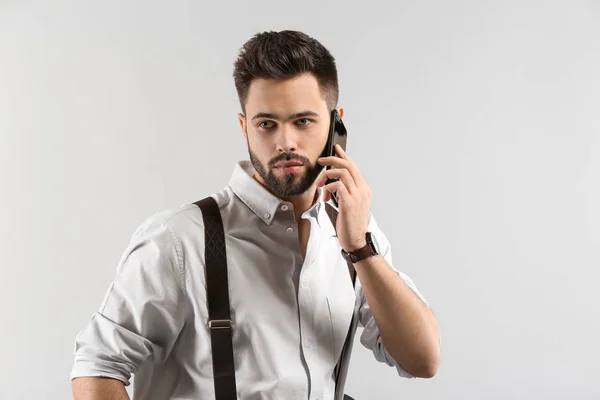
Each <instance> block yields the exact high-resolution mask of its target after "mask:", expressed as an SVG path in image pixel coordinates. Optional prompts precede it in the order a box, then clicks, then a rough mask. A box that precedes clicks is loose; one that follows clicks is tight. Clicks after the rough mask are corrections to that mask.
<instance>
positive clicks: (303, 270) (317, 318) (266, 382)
mask: <svg viewBox="0 0 600 400" xmlns="http://www.w3.org/2000/svg"><path fill="white" fill-rule="evenodd" d="M253 173H254V169H253V167H252V165H251V163H250V162H249V161H241V162H238V163H237V164H236V165H235V168H234V171H233V174H232V176H231V179H230V182H229V185H228V186H226V187H225V188H224V189H223V190H221V191H219V192H217V193H213V194H212V196H213V197H214V198H215V199H216V201H217V203H218V204H219V208H220V211H221V215H222V219H223V225H224V231H225V242H226V246H227V247H226V249H227V263H228V274H229V292H230V302H231V315H232V320H233V323H234V330H233V348H234V360H235V371H236V382H237V389H238V398H239V399H241V400H267V399H273V400H275V399H277V400H280V399H286V400H296V399H297V400H312V399H324V400H329V399H334V398H335V399H338V398H340V396H341V394H337V395H335V397H334V393H336V391H335V382H334V377H333V370H334V367H335V365H336V363H337V361H338V358H339V356H340V353H341V350H342V346H343V344H344V340H345V337H346V335H347V333H348V329H349V327H350V322H351V319H352V316H353V313H356V316H357V318H356V323H355V326H353V327H352V329H353V332H355V330H356V329H357V327H358V325H360V327H363V328H364V329H363V332H362V334H361V336H360V341H361V343H362V344H363V345H364V346H365V347H366V348H368V349H370V350H371V351H372V352H373V354H374V358H375V359H376V360H377V361H379V362H383V363H386V364H388V365H390V366H393V367H395V368H396V369H397V371H398V374H399V375H400V376H404V377H411V376H410V375H409V374H408V373H407V372H406V371H404V370H403V369H402V368H401V367H400V366H399V365H397V364H396V362H395V361H394V360H393V359H392V357H391V356H390V355H389V353H388V352H387V350H386V349H385V347H384V346H383V344H382V340H381V336H380V333H379V330H378V328H377V325H376V323H375V319H374V318H373V314H372V313H371V311H370V309H369V305H368V303H367V302H366V299H365V296H364V293H363V291H362V288H361V286H360V280H359V279H357V281H356V288H353V287H352V282H351V279H350V275H349V273H348V265H347V263H346V261H345V260H344V259H343V257H342V256H341V253H340V249H341V248H340V245H339V243H338V240H337V237H336V236H335V230H334V228H333V226H332V224H331V221H330V220H329V218H328V216H327V214H326V211H325V207H324V204H323V202H322V201H317V202H315V204H314V205H313V206H312V207H311V208H310V209H309V210H307V211H306V212H304V213H303V214H302V218H304V219H307V220H308V221H310V238H309V241H308V248H307V251H306V257H305V259H303V258H302V255H301V252H300V247H299V243H298V226H297V224H296V220H295V218H294V210H293V207H292V204H291V203H288V202H285V201H282V200H281V199H279V198H277V197H275V196H274V195H272V194H271V193H270V192H269V191H267V190H266V189H265V188H264V187H263V186H262V185H261V184H259V183H258V182H257V181H256V180H255V179H253V178H252V174H253ZM203 229H204V228H203V219H202V213H201V211H200V209H199V208H198V207H197V206H196V205H193V204H186V205H183V206H181V207H178V208H177V209H173V210H167V211H163V212H160V213H157V214H155V215H154V216H152V217H150V218H149V219H147V220H146V221H145V222H144V223H143V224H141V225H140V226H139V228H138V229H137V230H136V231H135V233H134V234H133V236H132V238H131V241H130V243H129V245H128V247H127V248H126V250H125V252H124V254H123V256H122V258H121V260H120V262H119V265H118V269H117V275H116V277H115V279H114V281H113V282H112V284H111V285H110V288H109V289H108V292H107V293H106V296H105V298H104V301H103V302H102V304H101V305H100V308H99V309H98V311H97V312H95V313H94V314H93V316H92V318H91V320H90V321H89V323H88V324H87V326H86V327H85V328H84V329H83V330H82V331H81V332H80V333H79V334H78V335H77V338H76V343H75V361H74V365H73V369H72V373H71V378H76V377H86V376H87V377H91V376H104V377H111V378H116V379H118V380H120V381H122V382H123V383H124V384H125V385H129V384H130V378H131V376H132V374H135V376H134V379H133V389H134V392H133V393H134V400H184V399H185V400H200V399H202V400H208V399H214V398H215V394H214V386H213V375H212V358H211V357H212V355H211V341H210V330H209V328H208V326H207V321H208V311H207V307H206V282H205V272H204V230H203ZM369 230H370V231H371V232H373V234H374V235H375V236H376V239H377V241H378V244H379V247H380V252H381V254H382V255H383V256H384V257H385V258H386V260H387V261H388V263H389V264H390V265H392V254H391V249H390V244H389V243H388V241H387V239H386V237H385V235H384V234H383V232H381V230H380V229H379V227H378V226H377V223H376V222H375V219H374V218H373V216H372V215H371V216H370V219H369ZM396 272H397V273H399V275H400V277H401V278H402V279H404V281H405V282H406V283H407V284H408V286H409V287H410V288H411V289H412V290H413V291H414V292H415V293H416V294H417V295H418V296H419V297H420V298H421V299H422V300H423V301H424V302H425V299H424V298H423V296H421V294H420V293H419V292H418V290H417V289H416V287H415V285H414V283H413V282H412V280H411V279H410V278H409V277H408V276H406V275H405V274H403V273H400V272H398V271H396ZM357 296H358V302H356V301H355V300H356V298H357ZM425 303H426V302H425ZM355 304H356V305H355ZM347 367H348V363H347V362H346V363H344V368H343V372H342V374H343V375H344V376H345V374H346V372H347ZM342 391H343V388H341V389H339V388H338V393H341V392H342Z"/></svg>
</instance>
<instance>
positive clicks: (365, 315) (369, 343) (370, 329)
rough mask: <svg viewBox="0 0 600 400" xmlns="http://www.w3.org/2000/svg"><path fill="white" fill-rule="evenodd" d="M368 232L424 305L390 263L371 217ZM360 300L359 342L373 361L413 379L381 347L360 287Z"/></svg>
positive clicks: (384, 241)
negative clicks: (361, 330)
mask: <svg viewBox="0 0 600 400" xmlns="http://www.w3.org/2000/svg"><path fill="white" fill-rule="evenodd" d="M369 231H371V232H373V233H374V234H375V235H376V238H377V241H378V246H379V251H380V253H381V255H383V257H384V258H385V259H386V261H387V262H388V264H389V265H390V266H391V267H392V269H393V270H394V271H395V272H396V273H397V274H398V275H399V276H400V278H402V280H404V282H405V283H406V284H407V285H408V287H409V288H411V289H412V291H413V292H414V293H415V294H416V295H417V296H418V297H419V298H420V299H421V300H422V301H423V302H424V303H425V304H428V303H427V300H425V298H424V297H423V295H422V294H421V293H420V292H419V291H418V290H417V287H416V285H415V284H414V282H413V281H412V279H411V278H410V277H409V276H408V275H406V274H404V273H403V272H399V271H398V270H396V269H395V268H394V266H393V263H392V248H391V246H390V243H389V241H388V240H387V238H386V236H385V234H384V233H383V232H382V231H381V229H380V228H379V226H378V225H377V222H376V221H375V219H374V217H373V216H372V215H371V217H370V219H369ZM360 298H361V302H362V305H361V306H360V310H359V322H360V325H361V326H362V327H364V330H363V332H362V334H361V336H360V342H361V344H362V345H363V346H365V347H366V348H367V349H369V350H371V351H372V352H373V355H374V356H375V359H376V360H377V361H379V362H382V363H385V364H387V365H389V366H390V367H395V368H396V371H397V372H398V375H400V376H402V377H405V378H414V376H413V375H411V374H410V373H408V372H406V371H405V370H404V369H403V368H402V367H401V366H400V365H399V364H398V363H397V362H396V361H395V360H394V358H393V357H392V356H391V355H390V354H389V353H388V351H387V349H386V348H385V346H384V345H383V341H382V339H381V333H380V332H379V327H378V326H377V323H376V322H375V317H374V316H373V312H372V311H371V308H370V307H369V303H368V302H367V299H366V297H365V295H364V292H363V290H362V287H361V289H360Z"/></svg>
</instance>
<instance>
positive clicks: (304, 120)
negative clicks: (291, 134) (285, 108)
mask: <svg viewBox="0 0 600 400" xmlns="http://www.w3.org/2000/svg"><path fill="white" fill-rule="evenodd" d="M312 122H313V121H312V120H311V119H308V118H301V119H299V120H298V121H296V124H297V125H300V126H307V125H310V124H311V123H312Z"/></svg>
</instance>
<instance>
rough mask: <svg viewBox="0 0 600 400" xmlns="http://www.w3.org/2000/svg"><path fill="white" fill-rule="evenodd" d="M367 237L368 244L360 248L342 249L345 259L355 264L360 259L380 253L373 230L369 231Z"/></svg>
mask: <svg viewBox="0 0 600 400" xmlns="http://www.w3.org/2000/svg"><path fill="white" fill-rule="evenodd" d="M365 238H366V239H367V244H366V245H364V246H363V247H361V248H360V249H357V250H352V251H346V250H344V249H342V257H344V260H346V261H348V262H350V263H352V264H354V263H356V262H359V261H360V260H364V259H365V258H369V257H372V256H376V255H378V254H379V246H378V245H377V240H376V238H375V235H373V234H372V233H371V232H367V234H366V235H365Z"/></svg>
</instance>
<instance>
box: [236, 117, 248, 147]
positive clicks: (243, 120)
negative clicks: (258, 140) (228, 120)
mask: <svg viewBox="0 0 600 400" xmlns="http://www.w3.org/2000/svg"><path fill="white" fill-rule="evenodd" d="M238 122H239V123H240V127H241V128H242V133H243V134H244V139H246V142H247V141H248V133H247V131H248V130H247V129H246V116H245V115H244V114H242V113H238Z"/></svg>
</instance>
